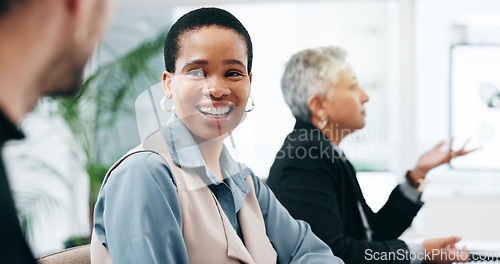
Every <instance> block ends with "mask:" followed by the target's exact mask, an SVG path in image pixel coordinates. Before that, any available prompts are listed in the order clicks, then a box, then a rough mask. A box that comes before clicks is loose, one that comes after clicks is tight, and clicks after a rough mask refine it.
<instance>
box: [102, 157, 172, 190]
mask: <svg viewBox="0 0 500 264" xmlns="http://www.w3.org/2000/svg"><path fill="white" fill-rule="evenodd" d="M117 175H119V178H120V181H126V182H132V183H133V182H137V181H144V180H151V179H152V180H154V181H155V182H157V183H161V184H172V183H173V184H174V185H175V182H174V180H173V177H172V175H171V172H170V168H169V167H168V164H167V162H166V161H165V160H164V159H163V158H162V157H161V156H160V155H159V154H157V153H155V152H151V151H140V152H136V153H133V154H131V155H128V156H127V157H125V158H123V159H122V160H121V162H120V163H119V164H118V165H117V166H116V167H115V168H114V169H113V170H112V171H111V172H110V175H109V181H113V180H114V178H116V177H118V176H117Z"/></svg>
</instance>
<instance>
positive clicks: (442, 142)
mask: <svg viewBox="0 0 500 264" xmlns="http://www.w3.org/2000/svg"><path fill="white" fill-rule="evenodd" d="M444 143H445V141H444V140H442V141H440V142H439V143H438V144H437V145H436V146H435V147H434V149H440V148H441V147H442V146H443V145H444Z"/></svg>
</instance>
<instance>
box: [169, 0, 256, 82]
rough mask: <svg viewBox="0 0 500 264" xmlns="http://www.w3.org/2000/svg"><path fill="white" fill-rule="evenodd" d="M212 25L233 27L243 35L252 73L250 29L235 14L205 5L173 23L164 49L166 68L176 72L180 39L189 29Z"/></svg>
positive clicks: (248, 67) (249, 68) (249, 69)
mask: <svg viewBox="0 0 500 264" xmlns="http://www.w3.org/2000/svg"><path fill="white" fill-rule="evenodd" d="M212 25H216V26H219V27H224V28H228V29H233V30H235V31H236V32H237V33H238V34H239V35H240V36H242V37H243V39H244V40H245V42H246V44H247V55H248V65H247V70H248V72H249V73H250V72H251V71H252V56H253V52H252V40H251V39H250V35H249V34H248V31H247V30H246V28H245V27H244V26H243V24H241V22H240V21H239V20H238V19H237V18H236V17H235V16H233V14H231V13H229V12H228V11H226V10H223V9H220V8H215V7H204V8H200V9H196V10H193V11H190V12H189V13H187V14H185V15H183V16H182V17H181V18H179V19H178V20H177V21H176V22H175V23H174V24H173V25H172V27H171V28H170V31H169V32H168V34H167V37H166V39H165V46H164V50H163V52H164V56H165V70H167V71H168V72H172V73H173V72H175V61H176V60H177V57H178V56H179V39H180V37H181V36H182V35H184V34H185V33H187V32H189V31H193V30H196V29H199V28H201V27H206V26H212Z"/></svg>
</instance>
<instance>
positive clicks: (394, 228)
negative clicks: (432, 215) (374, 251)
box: [370, 185, 423, 240]
mask: <svg viewBox="0 0 500 264" xmlns="http://www.w3.org/2000/svg"><path fill="white" fill-rule="evenodd" d="M422 205H423V203H422V202H421V201H418V202H416V203H415V202H413V201H411V200H410V199H408V197H406V196H405V195H404V194H403V193H402V191H401V186H400V185H398V186H396V188H394V190H393V191H392V193H391V195H390V196H389V200H387V202H386V203H385V205H384V206H383V207H382V208H381V209H380V210H379V211H378V212H377V213H376V214H375V215H374V217H373V221H371V222H372V229H373V231H374V239H380V240H384V239H396V238H398V237H399V236H400V235H401V234H402V233H403V232H404V231H405V230H406V229H407V228H408V227H409V226H410V225H411V222H412V221H413V218H414V217H415V216H416V215H417V213H418V211H419V210H420V208H422ZM370 212H371V210H370Z"/></svg>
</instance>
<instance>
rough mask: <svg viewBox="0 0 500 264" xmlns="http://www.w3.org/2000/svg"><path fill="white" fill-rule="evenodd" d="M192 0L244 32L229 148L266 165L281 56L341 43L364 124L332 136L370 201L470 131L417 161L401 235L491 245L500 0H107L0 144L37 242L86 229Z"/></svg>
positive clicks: (57, 244)
mask: <svg viewBox="0 0 500 264" xmlns="http://www.w3.org/2000/svg"><path fill="white" fill-rule="evenodd" d="M202 6H217V7H221V8H224V9H226V10H228V11H230V12H231V13H233V14H234V15H235V16H236V17H238V18H239V19H240V20H241V21H242V23H243V24H244V25H245V26H246V27H247V29H248V31H249V33H250V36H251V37H252V41H253V44H254V66H253V82H252V92H251V95H252V97H253V98H254V99H255V103H256V107H255V110H254V111H252V112H251V113H249V114H248V115H247V117H246V119H245V121H244V122H243V123H242V124H241V125H240V126H239V127H238V129H237V130H236V131H235V133H233V137H234V146H235V147H234V148H233V147H231V148H230V149H231V152H232V153H233V154H234V155H235V157H236V159H237V160H240V161H242V162H244V163H246V164H247V165H249V166H250V167H251V168H252V169H253V170H254V172H255V173H256V174H257V175H258V176H259V177H261V178H262V179H264V180H265V179H266V178H267V175H268V171H269V168H270V166H271V164H272V162H273V160H274V157H275V155H276V153H277V151H278V150H279V148H280V147H281V144H282V142H283V140H284V138H285V136H286V135H287V134H288V133H289V132H290V131H291V130H292V128H293V125H294V118H293V116H292V115H291V113H290V111H289V110H288V107H287V106H286V104H285V102H284V99H283V97H282V95H281V88H280V78H281V74H282V72H283V70H284V65H285V63H286V62H287V60H288V59H289V58H290V56H291V55H293V54H294V53H296V52H298V51H300V50H302V49H305V48H313V47H317V46H326V45H335V46H340V47H343V48H344V49H346V50H347V52H348V61H349V62H350V63H351V65H352V66H353V69H354V71H355V72H356V74H357V76H358V80H359V81H360V84H361V86H362V87H363V88H364V89H365V90H366V92H367V93H368V94H369V96H370V101H369V102H368V103H367V104H366V108H367V110H366V112H367V125H366V127H365V128H364V129H363V130H360V131H358V132H356V133H355V134H352V135H350V136H349V137H348V138H347V139H346V140H345V141H344V142H342V144H341V146H340V147H341V148H342V149H343V150H344V151H345V152H346V154H347V155H348V157H349V158H350V159H351V160H352V161H353V163H354V164H355V167H356V168H357V169H358V171H360V173H359V174H358V178H359V180H360V182H361V184H362V188H363V192H364V194H365V196H366V198H367V201H368V203H369V204H370V205H371V206H372V208H373V209H374V210H378V209H379V208H380V207H381V206H382V205H383V204H384V202H385V201H386V199H387V197H388V195H389V193H390V191H391V190H392V188H394V186H395V185H396V184H397V183H398V182H400V181H402V180H403V178H404V174H405V172H406V170H408V169H412V168H413V166H415V164H416V162H417V160H418V157H419V155H420V154H422V153H424V152H425V151H427V150H428V149H430V148H432V147H434V146H435V145H436V144H437V143H438V142H439V141H441V140H447V141H449V139H450V138H451V136H454V137H455V144H454V147H455V148H460V147H461V146H462V144H463V143H464V142H465V141H466V140H467V139H468V138H470V139H471V141H470V143H469V148H472V147H483V149H482V150H480V151H477V152H475V153H473V154H471V155H469V156H467V157H464V158H460V159H457V160H455V161H454V162H453V163H452V164H451V165H450V166H448V165H443V166H441V167H439V168H437V169H435V170H433V171H432V172H431V173H430V174H429V175H428V178H429V180H430V182H429V184H428V186H427V188H426V190H425V192H424V197H423V200H424V201H425V202H426V205H425V206H424V209H423V210H422V211H421V212H420V213H419V215H418V216H417V218H416V220H415V222H414V224H413V226H412V228H410V229H409V230H408V231H407V232H406V233H405V234H404V237H405V238H407V239H409V240H419V239H422V238H424V237H439V236H444V235H451V234H457V235H462V236H463V237H464V238H465V239H467V240H469V241H479V242H481V243H489V242H488V241H492V242H494V241H496V243H497V245H500V243H499V241H500V227H499V226H498V219H499V217H500V155H499V154H498V149H499V148H500V135H499V133H500V127H499V125H500V123H499V122H498V121H499V120H500V108H499V107H500V1H497V0H351V1H347V0H330V1H326V0H325V1H309V0H308V1H305V0H293V1H264V0H253V1H246V0H231V1H230V0H220V1H215V0H214V1H201V0H183V1H180V0H175V1H174V0H170V1H167V0H143V1H134V0H119V1H117V10H116V11H115V16H114V19H113V21H112V23H111V26H110V28H109V30H108V32H107V34H106V35H105V36H104V38H103V39H102V42H101V44H100V46H99V48H98V49H97V51H96V52H95V54H94V56H93V57H92V59H91V61H90V62H89V64H88V66H87V70H86V75H85V83H84V89H83V92H82V94H81V95H80V96H78V97H77V98H74V99H71V100H55V99H43V100H41V101H40V103H39V106H38V107H37V109H36V110H35V111H34V112H33V113H31V114H29V116H28V117H27V118H26V119H25V120H24V122H23V124H22V129H23V131H24V132H25V133H26V135H27V139H26V140H23V141H21V142H10V143H9V145H8V147H6V149H5V152H4V157H5V160H6V166H8V167H7V169H8V170H9V176H10V177H11V179H10V181H11V185H12V188H13V189H14V192H15V198H16V203H17V206H18V208H19V212H20V219H21V222H22V225H23V228H24V230H25V234H26V237H27V238H28V240H29V241H30V244H31V245H32V248H33V250H34V252H35V255H37V256H40V255H43V254H46V253H49V252H53V251H56V250H59V249H63V248H65V247H68V246H72V245H78V244H81V243H86V242H85V241H86V238H87V237H88V236H89V234H90V230H91V215H92V213H91V212H92V209H93V204H94V202H95V198H96V195H97V193H98V191H99V187H100V184H101V181H102V179H103V176H104V174H105V172H106V171H107V169H108V168H109V167H110V166H111V165H112V164H113V163H114V162H115V161H116V160H117V159H118V158H120V157H121V156H122V155H123V154H125V153H126V152H127V151H128V150H129V149H131V148H133V147H135V146H136V145H138V144H139V143H140V142H141V137H143V133H145V132H143V131H140V129H141V128H139V127H138V124H141V123H142V122H144V120H142V119H147V118H149V117H148V116H147V114H141V115H139V114H137V115H136V105H137V102H136V101H137V100H138V98H139V97H140V95H141V94H144V92H145V91H148V89H149V88H150V87H157V84H158V83H159V82H160V81H161V75H162V72H163V70H164V66H163V39H164V37H165V35H166V32H167V31H168V29H169V27H170V25H171V24H172V23H173V22H174V21H175V20H176V19H177V18H179V17H180V16H181V15H182V14H184V13H186V12H187V11H189V10H192V9H195V8H198V7H202ZM155 85H156V86H155ZM160 98H161V96H160V97H158V100H157V103H158V104H159V99H160ZM151 118H152V117H151ZM42 138H43V140H41V139H42ZM479 242H477V243H479Z"/></svg>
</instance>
